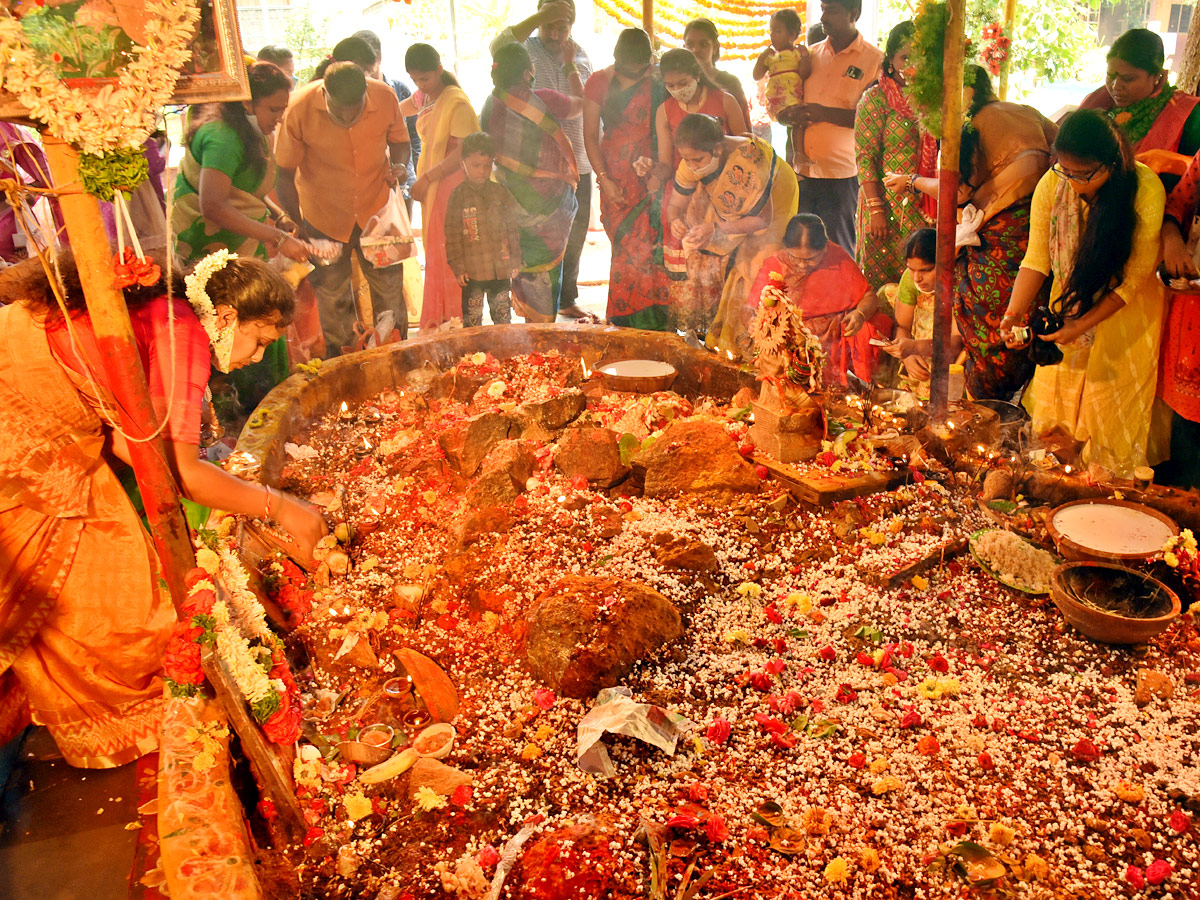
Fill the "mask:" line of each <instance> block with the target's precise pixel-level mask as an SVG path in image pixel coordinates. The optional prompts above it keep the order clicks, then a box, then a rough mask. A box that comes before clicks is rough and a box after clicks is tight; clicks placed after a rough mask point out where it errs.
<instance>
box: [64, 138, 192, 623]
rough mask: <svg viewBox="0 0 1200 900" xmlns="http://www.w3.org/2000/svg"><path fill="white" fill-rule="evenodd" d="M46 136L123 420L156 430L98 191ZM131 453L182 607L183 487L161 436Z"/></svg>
mask: <svg viewBox="0 0 1200 900" xmlns="http://www.w3.org/2000/svg"><path fill="white" fill-rule="evenodd" d="M42 143H43V145H44V147H45V150H46V159H47V161H48V162H49V163H50V172H51V174H52V175H53V178H54V184H55V186H56V187H57V188H58V189H59V190H63V191H65V192H66V193H63V194H62V195H61V196H60V197H59V206H60V208H61V209H62V215H63V221H64V222H65V223H66V226H67V235H68V237H69V238H70V240H71V250H72V252H73V253H74V254H75V263H76V265H77V267H78V269H79V281H80V283H81V284H82V285H83V293H84V296H85V297H86V299H87V307H88V315H89V317H90V318H91V321H92V330H93V331H94V332H95V335H96V345H97V347H98V348H99V350H100V356H101V358H102V359H103V360H104V364H105V369H106V370H107V374H108V378H109V382H110V384H111V387H112V392H113V395H114V397H115V399H116V402H117V407H118V409H119V411H120V418H121V422H120V424H121V427H122V428H123V429H127V430H130V431H132V432H135V433H136V432H142V433H145V434H149V433H151V432H152V431H154V429H155V428H157V427H158V426H157V422H158V418H157V416H156V415H155V412H154V407H153V405H152V404H151V402H150V392H149V389H148V388H147V386H146V373H145V371H144V370H143V368H142V361H141V357H140V356H139V355H138V352H137V344H136V342H135V341H134V337H133V327H132V326H131V325H130V323H129V312H128V310H127V309H126V307H125V295H124V294H122V293H121V291H119V290H117V289H116V288H115V287H113V266H112V249H111V247H110V245H109V242H108V234H107V232H105V230H104V222H103V220H102V219H101V218H100V205H99V203H98V202H97V201H96V198H95V197H93V196H92V195H90V194H87V193H84V192H83V191H82V190H81V185H80V183H79V155H78V153H77V152H76V151H75V149H74V148H72V147H70V146H68V145H67V144H66V143H65V142H64V141H62V140H60V139H58V138H55V137H50V136H48V135H46V136H44V138H43V141H42ZM129 453H130V457H131V461H132V463H133V471H134V475H136V476H137V483H138V488H139V489H140V490H141V493H142V502H143V503H144V504H145V507H146V518H147V520H149V523H150V534H151V535H152V536H153V538H154V546H155V549H156V550H157V551H158V558H159V562H160V564H161V569H162V574H163V577H164V578H165V579H166V582H167V586H168V588H169V589H170V592H171V599H172V601H173V602H174V604H175V609H176V610H179V609H180V608H181V607H182V604H183V601H184V599H185V598H186V597H187V589H186V587H185V585H184V576H185V575H186V574H187V572H188V570H189V569H191V568H192V567H193V566H194V565H195V564H196V563H195V554H194V553H193V551H192V543H191V540H190V538H189V537H188V531H187V523H186V522H185V521H184V518H183V510H182V509H181V508H180V505H179V491H178V489H177V488H176V486H175V479H174V477H173V476H172V474H171V469H170V467H169V466H168V465H167V458H166V453H165V450H164V448H163V442H162V439H161V437H160V438H155V439H154V440H153V441H145V442H134V441H130V443H129Z"/></svg>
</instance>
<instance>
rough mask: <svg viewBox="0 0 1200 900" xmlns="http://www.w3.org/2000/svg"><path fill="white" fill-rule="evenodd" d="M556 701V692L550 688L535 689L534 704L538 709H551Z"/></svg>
mask: <svg viewBox="0 0 1200 900" xmlns="http://www.w3.org/2000/svg"><path fill="white" fill-rule="evenodd" d="M554 699H555V697H554V691H552V690H550V688H535V689H534V691H533V702H534V703H535V704H537V707H538V709H549V708H550V707H552V706H553V705H554Z"/></svg>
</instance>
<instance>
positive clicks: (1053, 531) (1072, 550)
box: [1046, 497, 1179, 563]
mask: <svg viewBox="0 0 1200 900" xmlns="http://www.w3.org/2000/svg"><path fill="white" fill-rule="evenodd" d="M1088 505H1091V506H1110V507H1113V506H1115V507H1121V508H1123V509H1132V510H1136V511H1137V512H1139V513H1141V514H1142V515H1144V516H1148V517H1150V518H1152V519H1157V520H1158V521H1159V522H1162V523H1163V524H1164V525H1166V526H1167V528H1168V529H1169V531H1170V536H1172V537H1173V536H1175V535H1177V534H1179V525H1178V524H1176V522H1175V520H1174V519H1172V518H1171V517H1170V516H1168V515H1165V514H1164V513H1160V512H1159V511H1158V510H1157V509H1153V508H1151V507H1149V506H1146V505H1144V504H1142V503H1132V502H1130V501H1128V500H1110V499H1107V498H1104V497H1096V498H1093V499H1090V500H1072V501H1071V502H1070V503H1064V504H1063V505H1062V506H1056V507H1055V508H1054V509H1053V510H1051V511H1050V515H1048V516H1047V517H1046V531H1047V532H1049V534H1050V537H1051V538H1053V540H1054V546H1055V547H1057V548H1058V555H1059V556H1061V557H1062V558H1063V559H1066V560H1075V561H1084V560H1090V561H1093V562H1118V563H1119V562H1135V563H1140V562H1144V561H1145V560H1147V559H1158V558H1159V557H1161V556H1162V545H1163V544H1164V543H1166V541H1165V540H1164V541H1160V542H1159V544H1158V545H1157V546H1156V547H1153V548H1151V547H1147V548H1146V549H1145V550H1139V551H1137V552H1134V553H1118V552H1113V551H1107V550H1104V549H1102V548H1097V547H1089V546H1087V545H1085V544H1082V543H1080V542H1079V541H1077V540H1074V539H1072V538H1071V537H1069V536H1067V535H1066V534H1064V533H1063V532H1062V530H1061V525H1059V524H1056V523H1055V517H1056V516H1057V515H1058V514H1059V513H1060V512H1061V511H1063V510H1065V509H1069V508H1071V507H1076V506H1088Z"/></svg>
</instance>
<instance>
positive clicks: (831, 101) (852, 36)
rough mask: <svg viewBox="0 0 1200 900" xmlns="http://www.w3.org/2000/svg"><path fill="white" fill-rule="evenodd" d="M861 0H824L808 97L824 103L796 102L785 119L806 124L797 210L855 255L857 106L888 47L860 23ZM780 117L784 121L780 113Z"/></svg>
mask: <svg viewBox="0 0 1200 900" xmlns="http://www.w3.org/2000/svg"><path fill="white" fill-rule="evenodd" d="M861 12H862V2H861V0H824V2H822V3H821V25H822V26H824V28H825V34H826V38H825V40H823V41H821V42H819V43H817V44H816V45H814V46H813V47H812V48H811V49H810V51H809V52H810V53H811V55H812V74H811V75H809V76H808V78H807V79H806V80H805V82H804V95H805V96H806V97H819V98H820V100H821V102H820V103H805V104H802V105H800V106H799V107H794V109H795V110H796V112H795V113H794V114H793V116H792V118H791V120H790V121H787V122H786V124H788V125H793V126H801V127H803V128H804V149H805V151H806V153H807V154H808V158H809V159H810V160H812V162H811V163H810V164H809V165H806V166H804V165H802V166H799V167H798V170H799V171H798V172H797V174H798V175H800V197H799V206H798V210H797V211H798V212H802V213H815V214H816V215H818V216H820V217H821V220H822V221H823V222H824V223H825V230H826V231H827V232H828V234H829V238H830V240H832V241H834V242H835V243H836V244H838V245H839V246H840V247H841V248H842V249H843V250H845V251H846V252H847V253H849V254H850V255H851V256H854V244H855V239H854V208H855V206H856V205H857V204H858V162H857V160H856V159H855V156H854V112H855V110H856V109H857V108H858V101H859V99H860V98H861V97H862V95H863V92H864V91H865V90H866V89H867V88H868V87H870V86H871V85H872V84H874V82H875V80H876V79H877V78H878V77H879V71H880V68H881V66H882V64H883V53H882V52H881V51H880V50H879V48H878V47H875V46H872V45H871V44H868V43H867V42H866V40H865V39H864V38H863V36H862V35H861V34H859V33H858V28H857V27H856V25H855V23H856V22H858V16H859V14H860V13H861ZM781 121H783V120H782V119H781Z"/></svg>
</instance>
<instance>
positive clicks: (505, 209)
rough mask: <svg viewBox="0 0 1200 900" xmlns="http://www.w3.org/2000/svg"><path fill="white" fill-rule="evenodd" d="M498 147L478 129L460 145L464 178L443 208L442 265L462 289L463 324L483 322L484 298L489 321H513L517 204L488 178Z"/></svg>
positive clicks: (517, 262)
mask: <svg viewBox="0 0 1200 900" xmlns="http://www.w3.org/2000/svg"><path fill="white" fill-rule="evenodd" d="M495 159H496V145H495V144H494V143H493V142H492V138H491V136H490V135H488V134H485V133H484V132H482V131H477V132H475V133H474V134H469V135H467V136H466V137H465V138H464V139H463V142H462V160H463V162H462V165H463V169H464V170H465V171H466V173H467V180H466V181H464V182H463V183H462V184H460V185H459V186H458V187H456V188H455V189H454V190H453V191H452V192H451V193H450V199H449V201H447V205H446V224H445V229H446V261H447V262H448V263H449V264H450V269H451V270H452V271H453V272H454V276H455V278H457V279H458V283H459V284H460V285H462V288H463V299H462V317H463V326H464V327H466V328H472V327H475V326H478V325H482V324H483V298H484V296H485V295H486V297H487V301H488V308H489V309H490V310H491V314H492V322H494V323H495V324H497V325H507V324H508V323H509V322H511V321H512V295H511V293H510V292H511V290H512V279H513V277H514V276H515V275H516V274H517V271H518V270H519V269H520V268H521V237H520V234H519V232H518V231H517V221H516V216H515V212H514V210H515V204H514V202H513V198H512V195H511V194H509V192H508V190H507V188H505V187H504V186H503V185H501V184H498V183H496V182H495V181H492V180H491V177H492V165H493V163H494V162H495Z"/></svg>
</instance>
